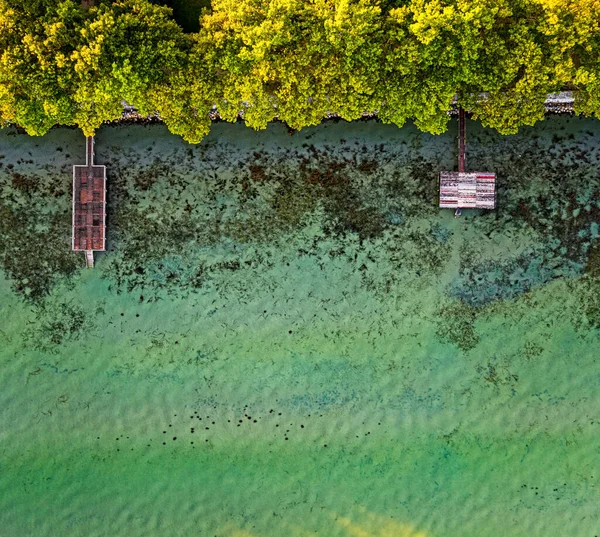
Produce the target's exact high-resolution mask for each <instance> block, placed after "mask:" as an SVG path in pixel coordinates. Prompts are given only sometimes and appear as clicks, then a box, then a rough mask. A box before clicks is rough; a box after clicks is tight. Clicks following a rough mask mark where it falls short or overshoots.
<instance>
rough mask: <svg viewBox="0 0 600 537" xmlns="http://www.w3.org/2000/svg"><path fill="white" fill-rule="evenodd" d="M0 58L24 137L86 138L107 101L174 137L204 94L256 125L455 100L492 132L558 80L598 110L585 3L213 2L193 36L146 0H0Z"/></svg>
mask: <svg viewBox="0 0 600 537" xmlns="http://www.w3.org/2000/svg"><path fill="white" fill-rule="evenodd" d="M0 54H1V56H0V119H1V120H3V121H5V122H13V123H16V124H18V125H20V126H22V127H24V128H25V129H26V131H27V132H28V133H29V134H34V135H42V134H44V133H45V132H47V131H48V129H49V128H50V127H52V126H53V125H56V124H62V125H77V126H79V127H81V129H83V131H84V133H85V134H86V135H91V134H93V133H94V131H95V130H96V129H97V128H98V127H99V126H100V125H101V124H102V122H104V121H107V120H112V119H117V118H119V117H121V114H122V111H123V108H122V103H123V101H126V102H128V103H131V104H134V105H135V106H136V107H137V108H138V109H139V110H140V112H141V113H142V114H151V113H154V112H158V114H159V115H160V117H161V118H162V119H163V120H164V122H165V123H166V125H167V126H168V127H169V129H170V130H171V131H172V132H173V133H176V134H179V135H181V136H183V137H184V138H185V139H186V140H188V141H190V142H198V141H200V140H201V139H202V138H203V137H204V136H205V135H206V134H207V133H208V131H209V128H210V123H211V121H210V118H209V111H210V110H211V109H212V107H213V105H216V106H217V107H218V110H219V114H220V116H221V117H222V118H223V119H225V120H227V121H235V120H236V119H237V117H238V114H239V113H240V112H242V113H243V116H244V119H245V122H246V123H247V124H248V125H249V126H251V127H253V128H257V129H260V128H264V127H266V125H267V123H268V122H269V121H271V120H273V119H274V118H276V117H277V118H279V119H280V120H282V121H284V122H286V123H287V124H288V125H290V126H291V127H292V128H295V129H299V128H302V127H305V126H308V125H315V124H317V123H319V122H320V121H321V120H322V119H323V118H324V117H325V116H326V115H327V113H328V112H335V113H337V114H339V115H340V116H341V117H342V118H344V119H347V120H352V119H357V118H359V117H361V115H362V114H363V113H364V112H375V111H376V112H377V114H378V117H379V118H380V119H381V120H383V121H385V122H390V123H394V124H396V125H398V126H402V125H403V124H404V123H405V121H406V120H407V119H413V120H414V121H415V122H416V124H417V126H418V127H419V128H420V129H422V130H424V131H427V132H431V133H441V132H443V131H444V130H445V129H446V127H447V123H448V115H447V113H446V112H447V110H448V109H449V108H450V103H451V101H452V98H453V97H454V96H455V95H458V98H459V103H460V104H461V105H462V106H463V107H465V108H469V109H471V110H472V111H473V113H474V114H475V116H476V117H478V118H480V119H481V121H482V122H483V124H484V125H486V126H490V127H493V128H496V129H497V130H498V131H500V132H502V133H513V132H516V130H517V129H518V127H519V126H521V125H532V124H533V123H535V122H536V121H538V120H540V119H542V118H543V115H544V100H545V98H546V96H547V94H549V93H553V92H556V91H559V90H560V89H563V88H569V89H574V90H577V91H576V105H575V106H576V111H577V112H579V113H583V114H586V115H592V114H596V115H598V112H599V111H600V61H599V58H600V0H387V1H386V0H213V2H212V8H211V9H210V10H208V9H207V10H205V11H204V12H203V14H202V16H201V18H200V30H199V31H198V32H196V33H185V32H184V31H183V30H182V29H181V27H180V26H179V25H178V24H177V23H176V22H175V21H174V20H173V18H172V12H171V10H170V9H169V8H166V7H162V6H160V5H156V4H153V3H151V2H150V1H149V0H115V1H108V0H104V1H102V0H96V1H94V0H83V1H81V0H79V1H75V0H0ZM483 92H486V93H488V97H487V98H486V99H481V97H480V95H481V94H482V93H483Z"/></svg>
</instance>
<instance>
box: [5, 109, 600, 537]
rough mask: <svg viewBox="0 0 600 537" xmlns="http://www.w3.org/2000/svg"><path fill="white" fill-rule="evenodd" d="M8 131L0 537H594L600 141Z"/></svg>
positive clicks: (345, 129) (553, 129) (528, 136)
mask: <svg viewBox="0 0 600 537" xmlns="http://www.w3.org/2000/svg"><path fill="white" fill-rule="evenodd" d="M455 134H456V133H455V132H449V133H448V134H447V135H444V136H439V137H434V136H429V135H425V134H422V133H419V132H418V131H417V130H416V129H414V128H412V127H406V128H403V129H397V128H395V127H392V126H385V125H381V124H379V123H377V122H374V121H367V122H357V123H352V124H348V123H344V122H339V123H326V124H324V125H321V126H319V127H316V128H311V129H306V130H305V131H301V132H298V133H296V134H294V135H293V136H289V135H288V134H287V131H286V129H285V128H284V127H283V126H281V125H272V126H270V127H269V129H267V131H263V132H259V133H256V132H253V131H250V130H249V129H246V128H244V127H243V126H242V125H225V124H216V125H215V126H214V127H213V132H212V133H211V135H210V136H209V137H208V138H207V139H206V140H205V141H204V142H203V143H202V144H201V145H199V146H189V145H187V144H185V143H183V142H181V141H180V140H179V139H177V138H176V137H174V136H172V135H170V134H168V132H167V131H166V129H164V128H163V127H161V126H151V127H142V126H129V127H111V128H105V129H103V130H102V131H101V132H100V133H99V134H98V136H97V144H96V150H97V156H96V160H97V162H98V163H100V164H106V165H107V170H108V179H109V214H108V225H109V228H108V233H109V235H108V243H109V251H108V252H106V253H105V254H97V256H96V262H97V263H96V268H95V269H94V270H85V269H84V268H83V266H84V259H83V256H82V255H78V254H74V253H72V252H71V251H70V223H71V213H70V210H71V208H70V203H71V199H70V195H71V190H70V189H71V168H70V167H71V165H72V164H75V163H82V162H84V158H85V154H84V151H85V146H84V140H83V138H82V136H81V134H80V133H79V132H77V131H75V130H68V129H56V130H53V131H51V132H50V133H49V134H48V135H47V136H45V137H43V138H30V137H27V136H25V135H22V134H18V133H17V132H16V131H14V130H4V131H1V132H0V164H1V166H0V261H1V263H2V277H1V278H0V319H2V321H1V324H0V359H1V364H2V365H1V369H0V375H1V379H2V390H1V391H0V424H1V427H0V472H1V474H0V475H1V478H0V528H1V529H0V535H2V536H4V535H6V536H10V537H21V536H23V537H24V536H46V535H48V536H50V535H52V536H55V535H64V536H69V537H70V536H109V535H110V536H114V535H127V536H128V537H134V536H154V535H156V536H159V535H160V536H190V535H203V536H204V535H205V536H211V537H212V536H218V537H226V536H231V537H263V536H264V537H267V536H269V537H270V536H273V537H279V536H281V535H290V536H303V537H304V536H308V535H319V536H327V537H330V536H344V537H346V536H353V537H371V536H376V537H397V536H399V537H408V536H411V537H417V536H419V537H442V536H443V537H455V536H456V537H458V536H460V537H471V536H473V537H485V536H488V535H489V536H492V535H493V536H497V535H504V536H522V535H528V536H537V535H539V536H544V537H548V536H565V535H577V536H590V537H593V536H595V535H598V534H600V508H599V507H598V506H599V505H600V490H599V486H598V485H597V481H598V480H599V479H600V473H599V472H598V468H599V467H600V440H599V434H598V433H599V432H600V412H599V409H600V395H599V393H600V392H599V389H598V388H599V387H600V361H599V352H598V348H599V347H598V344H599V342H600V293H599V291H600V246H599V231H598V229H599V224H600V196H599V193H600V176H599V171H598V170H599V159H600V150H599V147H600V144H599V142H600V128H599V126H598V123H597V121H592V120H580V119H576V118H556V117H554V118H550V119H548V120H546V121H545V122H544V123H542V124H540V125H539V126H537V127H535V128H529V129H524V130H523V132H522V134H520V135H518V136H512V137H500V136H499V135H497V134H495V133H493V132H491V131H488V130H484V129H482V128H481V127H480V126H479V125H478V124H476V123H474V122H470V123H469V124H468V153H467V156H468V161H467V166H468V167H469V168H470V169H473V170H477V169H478V170H486V171H487V170H490V171H496V172H497V174H498V183H499V184H498V205H499V207H498V210H497V211H495V212H489V213H484V212H478V211H464V212H463V217H462V218H460V219H455V218H454V217H453V214H452V212H451V211H441V210H439V209H438V208H437V206H436V201H437V200H436V197H437V174H438V172H439V171H440V170H441V169H453V168H454V166H455V157H456V155H455V145H456V144H455V141H454V138H453V137H454V136H455Z"/></svg>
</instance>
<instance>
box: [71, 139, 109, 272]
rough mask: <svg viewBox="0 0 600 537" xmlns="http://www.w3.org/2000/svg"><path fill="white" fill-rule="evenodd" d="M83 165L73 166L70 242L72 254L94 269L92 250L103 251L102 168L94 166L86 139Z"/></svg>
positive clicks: (103, 177) (104, 215)
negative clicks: (81, 255) (78, 253)
mask: <svg viewBox="0 0 600 537" xmlns="http://www.w3.org/2000/svg"><path fill="white" fill-rule="evenodd" d="M85 149H86V151H85V153H86V156H85V166H82V165H75V166H73V239H72V247H73V250H75V251H84V252H85V253H86V266H88V267H90V268H91V267H93V266H94V250H95V251H104V250H105V249H106V241H105V229H106V166H98V165H95V164H94V138H93V137H89V138H86V145H85Z"/></svg>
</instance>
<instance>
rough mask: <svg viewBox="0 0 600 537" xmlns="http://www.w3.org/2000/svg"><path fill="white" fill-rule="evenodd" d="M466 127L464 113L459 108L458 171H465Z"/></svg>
mask: <svg viewBox="0 0 600 537" xmlns="http://www.w3.org/2000/svg"><path fill="white" fill-rule="evenodd" d="M466 130H467V129H466V126H465V111H464V110H463V109H462V108H461V109H460V110H459V111H458V171H459V172H464V171H465V152H466V151H465V150H466V147H465V146H466V141H467V140H466Z"/></svg>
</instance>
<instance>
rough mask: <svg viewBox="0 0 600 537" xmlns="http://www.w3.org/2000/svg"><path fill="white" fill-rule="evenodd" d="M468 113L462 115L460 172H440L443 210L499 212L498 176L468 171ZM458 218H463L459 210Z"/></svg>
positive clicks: (459, 143)
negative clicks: (497, 210)
mask: <svg viewBox="0 0 600 537" xmlns="http://www.w3.org/2000/svg"><path fill="white" fill-rule="evenodd" d="M465 155H466V125H465V111H464V110H463V109H462V108H461V109H460V110H459V113H458V171H457V172H440V207H441V208H443V209H495V207H496V174H495V173H493V172H466V171H465V160H466V156H465ZM456 215H457V216H459V215H460V211H459V210H457V212H456Z"/></svg>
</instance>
